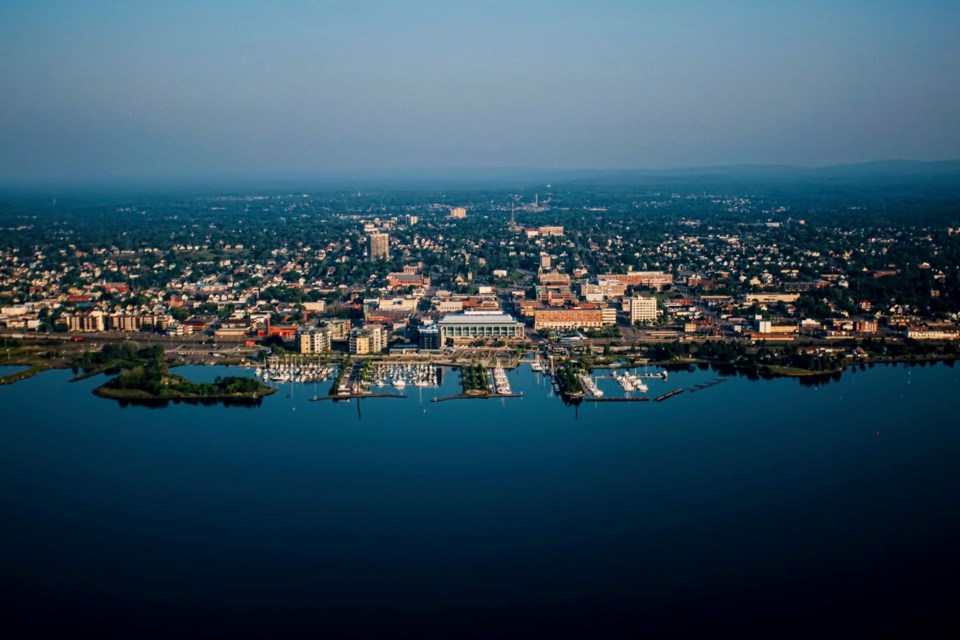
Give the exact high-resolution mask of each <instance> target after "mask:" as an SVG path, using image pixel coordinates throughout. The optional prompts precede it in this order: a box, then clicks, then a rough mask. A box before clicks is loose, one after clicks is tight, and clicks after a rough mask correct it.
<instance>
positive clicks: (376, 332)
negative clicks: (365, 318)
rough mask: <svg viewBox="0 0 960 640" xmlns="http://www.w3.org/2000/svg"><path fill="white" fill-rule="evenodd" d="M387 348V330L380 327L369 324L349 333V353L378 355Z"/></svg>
mask: <svg viewBox="0 0 960 640" xmlns="http://www.w3.org/2000/svg"><path fill="white" fill-rule="evenodd" d="M386 346H387V330H386V328H384V327H383V326H382V325H377V324H371V325H367V326H365V327H364V328H362V329H353V330H352V331H351V332H350V342H349V344H348V348H349V351H350V353H352V354H356V355H364V354H368V353H379V352H381V351H383V350H384V349H385V348H386Z"/></svg>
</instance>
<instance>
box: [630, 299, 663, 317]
mask: <svg viewBox="0 0 960 640" xmlns="http://www.w3.org/2000/svg"><path fill="white" fill-rule="evenodd" d="M656 319H657V299H656V298H650V297H647V296H634V297H633V298H631V299H630V324H636V323H637V322H652V321H654V320H656Z"/></svg>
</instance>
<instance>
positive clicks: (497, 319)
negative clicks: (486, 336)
mask: <svg viewBox="0 0 960 640" xmlns="http://www.w3.org/2000/svg"><path fill="white" fill-rule="evenodd" d="M514 322H516V320H515V319H514V318H513V316H511V315H508V314H506V313H486V314H470V315H467V314H464V313H451V314H449V315H446V316H443V318H442V319H441V320H440V322H439V323H438V324H503V323H514Z"/></svg>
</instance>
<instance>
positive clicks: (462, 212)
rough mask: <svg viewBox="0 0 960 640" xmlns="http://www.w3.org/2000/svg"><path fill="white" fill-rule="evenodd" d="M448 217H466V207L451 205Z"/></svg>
mask: <svg viewBox="0 0 960 640" xmlns="http://www.w3.org/2000/svg"><path fill="white" fill-rule="evenodd" d="M450 217H451V218H454V219H455V220H462V219H463V218H466V217H467V209H466V207H452V208H451V209H450Z"/></svg>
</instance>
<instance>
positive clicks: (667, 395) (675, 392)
mask: <svg viewBox="0 0 960 640" xmlns="http://www.w3.org/2000/svg"><path fill="white" fill-rule="evenodd" d="M684 391H686V389H674V390H673V391H668V392H667V393H665V394H663V395H662V396H657V397H656V398H654V399H653V401H654V402H663V401H664V400H669V399H670V398H672V397H673V396H675V395H678V394H681V393H683V392H684Z"/></svg>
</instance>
